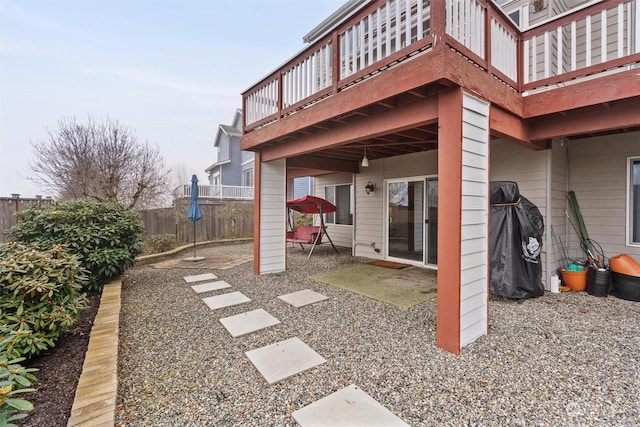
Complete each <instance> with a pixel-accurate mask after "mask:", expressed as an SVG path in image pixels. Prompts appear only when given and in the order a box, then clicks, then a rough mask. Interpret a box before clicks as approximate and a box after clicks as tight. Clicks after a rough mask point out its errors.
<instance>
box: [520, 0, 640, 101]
mask: <svg viewBox="0 0 640 427" xmlns="http://www.w3.org/2000/svg"><path fill="white" fill-rule="evenodd" d="M638 25H640V2H639V1H638V0H618V1H609V2H606V3H604V4H602V3H598V4H594V5H592V6H590V7H587V8H585V9H583V10H580V11H576V12H574V13H570V14H566V15H564V16H559V17H556V19H554V20H553V21H551V22H549V23H547V24H545V25H542V26H540V27H538V28H535V29H532V30H530V31H527V32H525V33H524V34H523V37H522V40H523V45H524V55H523V58H524V82H523V83H524V85H523V89H524V90H529V89H535V88H536V87H540V86H543V85H550V84H558V83H563V82H566V81H568V80H571V79H573V78H577V77H582V76H585V75H592V74H595V73H600V72H604V71H607V70H610V69H613V68H616V67H620V66H626V65H631V64H633V63H634V62H637V61H638V60H640V58H639V56H638V54H639V52H640V31H639V30H638ZM634 58H635V59H634Z"/></svg>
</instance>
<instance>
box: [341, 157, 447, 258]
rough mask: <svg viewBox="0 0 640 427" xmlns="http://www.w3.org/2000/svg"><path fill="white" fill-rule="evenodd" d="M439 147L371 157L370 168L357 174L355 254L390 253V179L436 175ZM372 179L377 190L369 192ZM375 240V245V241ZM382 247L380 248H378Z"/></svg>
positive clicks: (367, 255) (380, 255) (363, 169)
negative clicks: (387, 218) (386, 211)
mask: <svg viewBox="0 0 640 427" xmlns="http://www.w3.org/2000/svg"><path fill="white" fill-rule="evenodd" d="M437 173H438V152H437V150H431V151H425V152H422V153H416V154H407V155H404V156H398V157H390V158H387V159H382V160H370V161H369V167H368V168H361V169H360V173H359V174H356V176H355V198H356V208H355V212H356V222H355V233H354V236H355V239H354V243H355V246H354V251H353V253H354V255H356V256H365V257H370V258H383V257H384V254H385V253H386V247H385V246H386V240H385V235H384V229H385V227H384V221H385V215H384V214H383V213H384V207H385V197H386V182H385V180H386V179H393V178H404V177H411V176H424V175H436V174H437ZM369 181H371V182H372V184H374V185H375V188H376V189H375V191H374V192H373V193H370V194H367V193H366V191H365V189H364V187H365V186H366V185H367V183H368V182H369ZM372 243H373V244H374V246H372V245H371V244H372ZM375 249H379V250H380V252H376V251H375Z"/></svg>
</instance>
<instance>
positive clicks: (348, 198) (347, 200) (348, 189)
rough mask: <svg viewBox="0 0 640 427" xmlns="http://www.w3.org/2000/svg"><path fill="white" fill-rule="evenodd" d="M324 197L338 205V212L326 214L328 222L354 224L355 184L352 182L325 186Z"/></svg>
mask: <svg viewBox="0 0 640 427" xmlns="http://www.w3.org/2000/svg"><path fill="white" fill-rule="evenodd" d="M324 198H325V199H327V200H328V201H330V202H331V203H333V204H334V205H336V208H337V210H336V212H332V213H329V214H326V219H325V221H326V223H327V224H343V225H353V186H352V185H351V184H344V185H330V186H327V187H324Z"/></svg>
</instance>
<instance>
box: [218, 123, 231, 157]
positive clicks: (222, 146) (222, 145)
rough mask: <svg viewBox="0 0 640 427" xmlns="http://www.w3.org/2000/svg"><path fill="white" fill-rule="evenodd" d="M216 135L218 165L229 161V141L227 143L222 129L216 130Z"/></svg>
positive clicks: (226, 137)
mask: <svg viewBox="0 0 640 427" xmlns="http://www.w3.org/2000/svg"><path fill="white" fill-rule="evenodd" d="M218 134H219V135H220V139H219V142H218V163H222V162H226V161H229V160H231V150H230V147H231V141H229V137H228V136H227V135H226V134H225V133H224V132H222V129H220V130H218Z"/></svg>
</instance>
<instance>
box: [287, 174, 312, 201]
mask: <svg viewBox="0 0 640 427" xmlns="http://www.w3.org/2000/svg"><path fill="white" fill-rule="evenodd" d="M314 194H315V179H314V178H313V177H312V176H302V177H300V178H294V179H293V194H292V195H291V198H292V199H299V198H300V197H303V196H307V195H309V196H313V195H314Z"/></svg>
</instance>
